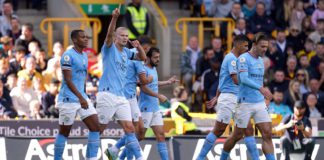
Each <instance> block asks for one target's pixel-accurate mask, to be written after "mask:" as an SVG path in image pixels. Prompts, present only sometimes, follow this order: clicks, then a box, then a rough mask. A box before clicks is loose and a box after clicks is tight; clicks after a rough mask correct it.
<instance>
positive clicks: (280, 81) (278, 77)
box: [269, 70, 289, 93]
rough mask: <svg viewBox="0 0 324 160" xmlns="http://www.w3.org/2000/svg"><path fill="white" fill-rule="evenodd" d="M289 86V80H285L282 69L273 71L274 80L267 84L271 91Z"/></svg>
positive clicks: (284, 89)
mask: <svg viewBox="0 0 324 160" xmlns="http://www.w3.org/2000/svg"><path fill="white" fill-rule="evenodd" d="M288 86H289V81H288V80H285V73H284V71H283V70H276V71H275V73H274V80H272V81H271V82H270V84H269V89H270V91H271V92H272V93H274V91H275V90H276V91H282V92H284V91H286V90H287V89H288Z"/></svg>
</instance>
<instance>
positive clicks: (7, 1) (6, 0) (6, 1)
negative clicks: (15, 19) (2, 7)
mask: <svg viewBox="0 0 324 160" xmlns="http://www.w3.org/2000/svg"><path fill="white" fill-rule="evenodd" d="M6 3H9V4H11V5H12V2H11V1H10V0H5V1H4V2H3V4H6Z"/></svg>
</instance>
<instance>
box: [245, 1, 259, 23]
mask: <svg viewBox="0 0 324 160" xmlns="http://www.w3.org/2000/svg"><path fill="white" fill-rule="evenodd" d="M255 10H256V1H255V0H246V1H245V4H243V6H242V11H243V13H244V16H245V18H246V19H249V18H250V17H252V16H253V15H254V14H255Z"/></svg>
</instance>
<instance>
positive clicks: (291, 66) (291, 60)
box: [285, 56, 297, 80]
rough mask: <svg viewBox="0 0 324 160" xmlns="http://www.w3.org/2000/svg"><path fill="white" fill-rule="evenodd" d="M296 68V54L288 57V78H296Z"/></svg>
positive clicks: (286, 71)
mask: <svg viewBox="0 0 324 160" xmlns="http://www.w3.org/2000/svg"><path fill="white" fill-rule="evenodd" d="M296 70H297V58H296V57H295V56H289V57H288V59H287V69H286V70H285V75H286V79H287V80H292V79H294V78H295V73H296Z"/></svg>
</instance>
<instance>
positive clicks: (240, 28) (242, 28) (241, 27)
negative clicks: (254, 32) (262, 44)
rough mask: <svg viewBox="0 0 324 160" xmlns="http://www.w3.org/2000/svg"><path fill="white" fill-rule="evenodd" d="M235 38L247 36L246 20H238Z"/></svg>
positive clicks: (234, 32)
mask: <svg viewBox="0 0 324 160" xmlns="http://www.w3.org/2000/svg"><path fill="white" fill-rule="evenodd" d="M233 34H234V36H238V35H242V34H243V35H246V34H247V31H246V21H245V19H244V18H238V19H237V20H236V25H235V29H234V31H233Z"/></svg>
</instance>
